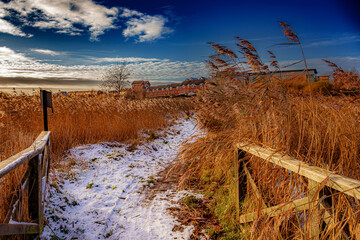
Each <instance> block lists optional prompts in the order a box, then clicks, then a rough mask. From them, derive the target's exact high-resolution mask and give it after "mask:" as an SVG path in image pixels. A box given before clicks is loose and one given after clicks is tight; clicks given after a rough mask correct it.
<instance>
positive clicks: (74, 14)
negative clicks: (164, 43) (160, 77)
mask: <svg viewBox="0 0 360 240" xmlns="http://www.w3.org/2000/svg"><path fill="white" fill-rule="evenodd" d="M119 10H120V11H122V13H121V14H119ZM7 16H8V17H11V18H16V20H17V21H18V22H21V24H20V25H21V26H31V27H35V28H39V29H52V30H55V32H57V33H63V34H68V35H80V34H82V33H83V32H84V29H85V31H87V32H89V33H90V39H91V40H94V41H97V40H99V39H98V37H99V36H100V35H102V34H104V33H105V31H106V30H109V29H117V28H119V26H116V25H115V23H114V22H115V20H116V19H118V18H119V17H120V18H125V19H126V20H125V24H126V29H125V30H124V31H123V35H124V36H125V37H136V38H137V39H138V41H140V42H145V41H152V40H155V39H159V38H162V37H163V36H164V34H167V33H170V32H172V31H173V30H171V29H170V28H168V27H166V26H165V23H166V22H167V21H168V19H167V18H165V17H164V16H161V15H155V16H151V15H146V14H144V13H141V12H139V11H136V10H132V9H128V8H119V7H111V8H108V7H105V6H103V5H100V4H97V3H95V2H94V1H93V0H76V1H74V0H56V1H55V0H54V1H50V0H10V1H9V2H8V3H4V2H1V1H0V21H1V22H0V32H4V33H9V34H12V35H15V36H22V37H25V36H30V35H26V34H25V33H23V32H22V31H21V30H20V28H19V27H18V26H14V25H13V24H11V23H10V22H8V21H6V20H4V18H5V17H7ZM20 25H19V26H20Z"/></svg>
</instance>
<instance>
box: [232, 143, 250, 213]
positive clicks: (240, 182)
mask: <svg viewBox="0 0 360 240" xmlns="http://www.w3.org/2000/svg"><path fill="white" fill-rule="evenodd" d="M244 158H245V152H244V151H242V150H240V149H237V148H235V151H234V171H235V172H234V175H235V201H236V212H237V216H239V215H240V202H242V201H243V200H244V199H245V197H246V193H247V180H246V175H245V174H244V165H245V159H244Z"/></svg>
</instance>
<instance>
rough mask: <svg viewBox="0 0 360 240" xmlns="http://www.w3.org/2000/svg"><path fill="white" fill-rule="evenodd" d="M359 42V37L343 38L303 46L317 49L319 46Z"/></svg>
mask: <svg viewBox="0 0 360 240" xmlns="http://www.w3.org/2000/svg"><path fill="white" fill-rule="evenodd" d="M356 42H360V36H358V35H353V36H343V37H337V38H331V39H325V40H321V41H315V42H312V43H309V44H305V45H304V47H319V46H331V45H342V44H348V43H356Z"/></svg>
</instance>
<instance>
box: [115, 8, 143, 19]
mask: <svg viewBox="0 0 360 240" xmlns="http://www.w3.org/2000/svg"><path fill="white" fill-rule="evenodd" d="M122 10H123V12H122V14H121V15H120V17H124V18H129V17H133V16H138V17H140V16H143V15H144V14H143V13H141V12H138V11H136V10H131V9H128V8H122Z"/></svg>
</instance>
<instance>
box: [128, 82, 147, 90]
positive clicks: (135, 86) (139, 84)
mask: <svg viewBox="0 0 360 240" xmlns="http://www.w3.org/2000/svg"><path fill="white" fill-rule="evenodd" d="M150 86H151V84H150V82H149V81H133V82H132V83H131V87H132V89H133V90H137V89H144V88H145V89H146V88H148V87H150Z"/></svg>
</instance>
